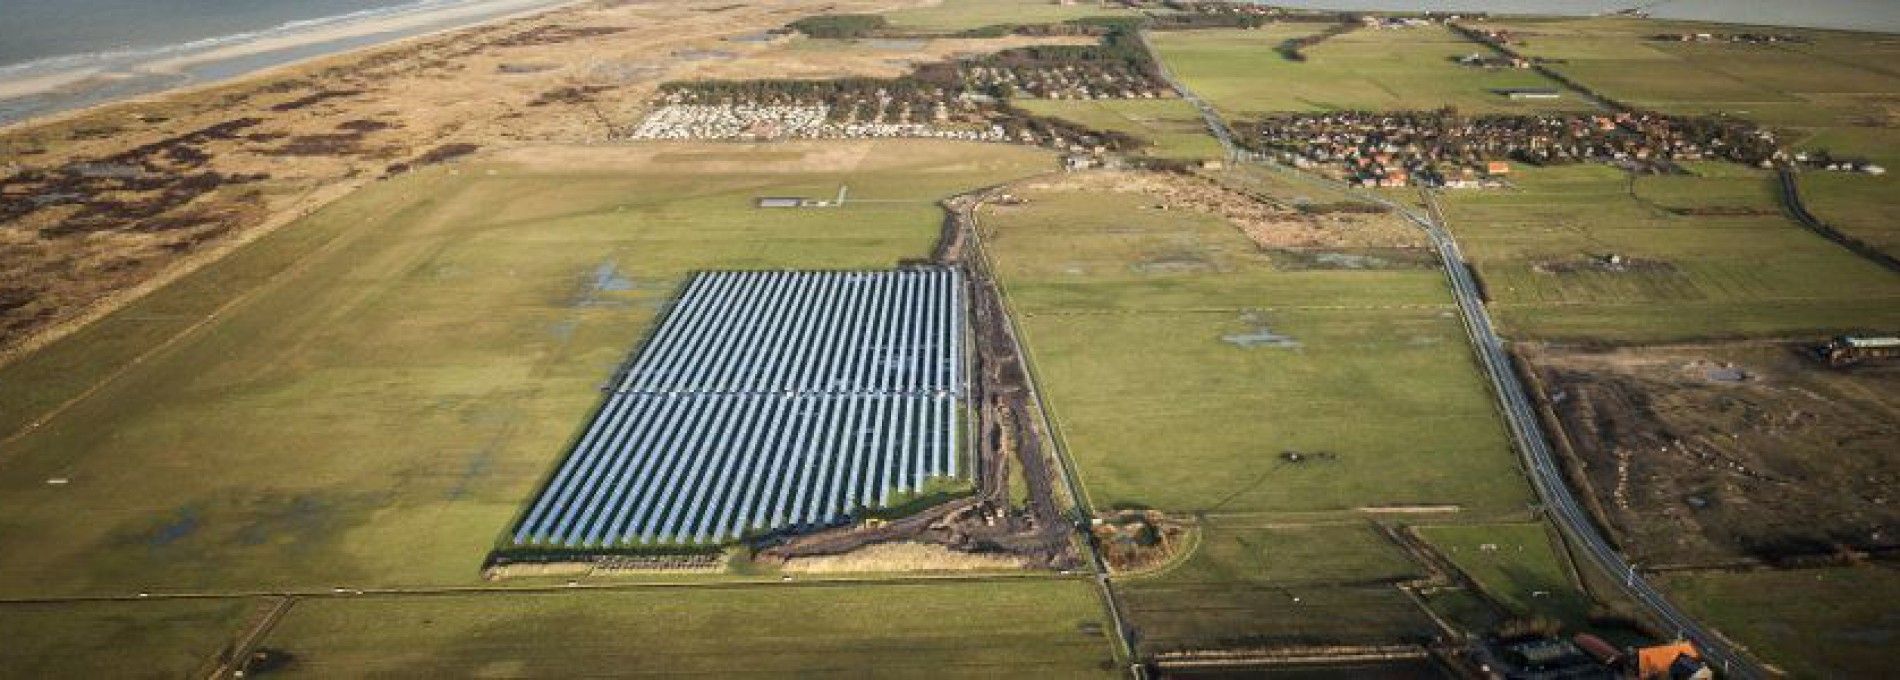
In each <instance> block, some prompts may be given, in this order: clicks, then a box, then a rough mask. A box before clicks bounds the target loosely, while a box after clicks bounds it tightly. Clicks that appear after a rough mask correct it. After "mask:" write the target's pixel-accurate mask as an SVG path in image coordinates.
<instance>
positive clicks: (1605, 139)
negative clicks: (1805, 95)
mask: <svg viewBox="0 0 1900 680" xmlns="http://www.w3.org/2000/svg"><path fill="white" fill-rule="evenodd" d="M1242 127H1243V129H1244V130H1245V135H1244V136H1243V139H1244V140H1246V141H1247V142H1248V143H1249V144H1250V145H1252V146H1254V147H1255V150H1256V151H1259V152H1261V153H1265V154H1268V155H1270V156H1275V157H1278V158H1279V159H1280V160H1281V161H1283V162H1286V163H1289V164H1291V165H1294V166H1297V167H1302V168H1311V169H1315V170H1318V171H1320V172H1325V173H1327V174H1331V175H1333V176H1335V177H1336V178H1339V179H1344V180H1348V181H1352V182H1355V183H1358V184H1360V185H1363V186H1381V187H1404V186H1442V187H1450V188H1470V187H1484V186H1496V185H1500V184H1502V183H1503V178H1504V176H1505V175H1507V174H1508V173H1509V172H1510V165H1509V162H1510V161H1518V162H1524V163H1531V164H1535V165H1556V164H1564V163H1576V162H1604V163H1614V164H1617V165H1620V166H1623V167H1627V168H1630V169H1632V170H1668V169H1670V168H1672V167H1673V164H1674V163H1675V162H1677V161H1695V160H1730V161H1735V162H1741V163H1748V164H1770V165H1771V164H1772V163H1773V162H1775V161H1779V160H1784V159H1783V157H1782V156H1781V152H1780V151H1779V150H1778V149H1777V147H1776V145H1775V140H1774V137H1773V135H1772V134H1771V133H1769V132H1768V131H1766V130H1762V129H1759V128H1755V127H1752V126H1749V125H1746V124H1742V123H1739V122H1736V121H1731V120H1725V119H1711V118H1684V117H1676V116H1665V115H1662V114H1654V113H1615V114H1600V115H1578V114H1551V115H1487V116H1460V115H1457V114H1456V113H1455V112H1452V111H1449V110H1444V111H1414V112H1391V113H1375V112H1365V111H1342V112H1337V113H1314V114H1290V115H1283V116H1274V117H1270V118H1267V119H1264V120H1261V121H1259V122H1257V123H1251V124H1246V125H1243V126H1242Z"/></svg>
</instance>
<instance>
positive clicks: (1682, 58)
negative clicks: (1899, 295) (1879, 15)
mask: <svg viewBox="0 0 1900 680" xmlns="http://www.w3.org/2000/svg"><path fill="white" fill-rule="evenodd" d="M1492 25H1493V27H1494V28H1507V29H1511V30H1517V31H1521V32H1524V33H1527V34H1528V37H1526V38H1525V40H1526V41H1527V43H1528V44H1526V45H1524V46H1523V47H1522V48H1521V49H1522V50H1523V51H1525V52H1527V53H1530V54H1534V55H1538V56H1544V57H1549V58H1554V59H1562V60H1565V61H1566V63H1562V64H1556V65H1553V66H1552V68H1555V69H1557V70H1559V71H1561V72H1563V73H1565V74H1566V75H1569V76H1571V77H1573V78H1576V79H1578V80H1580V81H1582V82H1584V83H1585V84H1587V85H1589V86H1590V87H1592V88H1595V89H1597V90H1599V91H1601V92H1603V93H1605V94H1607V95H1609V96H1611V97H1614V98H1616V99H1619V100H1622V101H1626V102H1629V103H1631V104H1634V105H1637V106H1641V107H1644V108H1651V109H1656V110H1660V111H1666V112H1672V113H1723V114H1728V115H1734V116H1739V117H1742V118H1747V119H1750V120H1755V121H1759V122H1761V123H1765V124H1767V125H1771V126H1774V127H1775V128H1776V129H1777V130H1778V131H1779V132H1780V133H1781V135H1782V139H1783V140H1784V141H1785V142H1787V143H1789V144H1791V145H1793V146H1794V147H1796V148H1798V149H1810V150H1812V149H1826V150H1828V151H1831V152H1833V153H1834V154H1836V155H1837V156H1840V157H1848V158H1867V159H1871V160H1873V161H1874V162H1877V163H1881V164H1883V165H1884V166H1885V167H1887V168H1888V169H1890V170H1892V169H1900V168H1896V167H1895V166H1896V164H1900V132H1896V131H1894V130H1893V129H1892V127H1891V125H1890V124H1889V123H1887V122H1886V121H1888V120H1889V119H1890V118H1891V116H1892V113H1891V110H1892V107H1893V96H1894V93H1895V92H1900V73H1896V72H1895V71H1893V70H1892V69H1890V68H1884V67H1883V66H1881V64H1888V63H1893V61H1894V60H1895V59H1896V58H1900V47H1896V46H1895V45H1894V44H1893V42H1892V41H1891V40H1889V39H1887V37H1886V36H1881V35H1878V34H1870V33H1847V32H1839V31H1819V30H1800V29H1776V30H1777V32H1791V33H1795V34H1799V35H1802V36H1805V37H1807V38H1808V39H1810V40H1811V41H1812V42H1811V43H1807V44H1799V43H1781V44H1777V45H1747V44H1729V43H1676V42H1657V41H1650V40H1645V39H1644V38H1645V36H1649V35H1651V34H1655V33H1661V32H1682V31H1687V32H1698V31H1707V30H1709V27H1708V26H1707V25H1701V24H1672V23H1667V22H1652V21H1632V20H1626V19H1567V20H1543V21H1506V22H1502V23H1498V22H1494V23H1493V24H1492ZM1802 187H1803V189H1804V191H1805V192H1806V197H1807V200H1808V203H1809V209H1810V210H1812V211H1813V212H1814V213H1815V214H1816V215H1819V216H1821V217H1822V219H1824V220H1827V221H1828V222H1830V223H1831V224H1833V225H1834V226H1835V227H1837V228H1839V229H1841V230H1842V231H1844V232H1847V233H1849V234H1851V235H1854V236H1856V237H1858V238H1860V239H1862V240H1864V241H1867V242H1869V243H1872V244H1874V245H1876V246H1878V247H1880V248H1882V249H1884V250H1885V251H1886V252H1888V253H1890V254H1891V253H1896V252H1900V230H1897V229H1896V228H1895V227H1894V226H1893V225H1894V221H1893V219H1892V218H1891V216H1892V215H1894V214H1896V213H1900V179H1896V178H1895V176H1894V175H1892V174H1889V175H1886V176H1882V177H1869V176H1866V175H1843V174H1837V173H1820V172H1815V173H1809V174H1808V175H1807V176H1805V177H1803V179H1802Z"/></svg>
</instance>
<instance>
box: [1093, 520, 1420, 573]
mask: <svg viewBox="0 0 1900 680" xmlns="http://www.w3.org/2000/svg"><path fill="white" fill-rule="evenodd" d="M1200 531H1201V540H1200V544H1199V546H1198V547H1197V548H1196V549H1195V551H1194V553H1193V554H1192V555H1191V556H1190V557H1189V559H1188V560H1186V561H1185V562H1182V563H1181V564H1179V565H1177V566H1175V567H1174V568H1172V569H1169V570H1167V571H1164V572H1159V573H1157V574H1155V575H1154V576H1153V577H1147V578H1135V579H1132V580H1130V581H1128V587H1129V588H1133V589H1140V588H1143V587H1146V586H1149V585H1154V586H1185V585H1210V584H1252V585H1283V586H1295V585H1347V584H1353V585H1368V584H1375V583H1378V582H1386V581H1399V580H1404V579H1409V578H1417V577H1420V576H1423V575H1424V573H1423V571H1422V570H1421V569H1420V568H1419V566H1418V565H1417V564H1414V563H1413V562H1412V560H1411V558H1410V557H1407V556H1406V554H1405V552H1404V551H1403V550H1401V549H1400V548H1399V547H1398V546H1397V545H1395V544H1393V543H1392V540H1391V539H1388V538H1386V537H1385V535H1384V534H1383V533H1382V532H1380V531H1379V529H1378V528H1377V527H1375V526H1373V525H1372V524H1371V523H1369V522H1364V521H1360V522H1352V521H1346V522H1337V523H1315V524H1305V525H1299V524H1277V523H1260V522H1251V521H1248V519H1247V518H1244V517H1222V516H1210V517H1208V518H1206V519H1204V520H1202V521H1201V523H1200Z"/></svg>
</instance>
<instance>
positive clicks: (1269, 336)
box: [1220, 312, 1300, 348]
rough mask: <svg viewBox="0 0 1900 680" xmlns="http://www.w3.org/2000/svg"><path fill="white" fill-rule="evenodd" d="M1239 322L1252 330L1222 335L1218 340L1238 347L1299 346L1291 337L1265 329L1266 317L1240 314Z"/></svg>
mask: <svg viewBox="0 0 1900 680" xmlns="http://www.w3.org/2000/svg"><path fill="white" fill-rule="evenodd" d="M1240 320H1241V322H1242V323H1245V324H1248V325H1250V326H1253V327H1254V329H1253V330H1251V331H1247V332H1245V333H1234V334H1231V335H1223V336H1221V338H1220V339H1221V341H1223V342H1226V343H1227V344H1230V345H1235V346H1238V347H1281V348H1296V347H1299V346H1300V341H1298V340H1295V339H1293V337H1292V336H1288V335H1281V334H1279V333H1275V332H1274V331H1273V329H1272V328H1269V327H1267V323H1266V321H1267V320H1266V316H1265V315H1263V314H1261V313H1259V312H1247V313H1245V314H1241V315H1240Z"/></svg>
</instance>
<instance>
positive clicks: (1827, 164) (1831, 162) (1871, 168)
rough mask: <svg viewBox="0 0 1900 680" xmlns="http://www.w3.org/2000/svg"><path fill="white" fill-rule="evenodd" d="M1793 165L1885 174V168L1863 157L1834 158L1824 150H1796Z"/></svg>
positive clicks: (1837, 170)
mask: <svg viewBox="0 0 1900 680" xmlns="http://www.w3.org/2000/svg"><path fill="white" fill-rule="evenodd" d="M1792 160H1793V161H1794V164H1795V165H1799V166H1801V167H1803V168H1808V169H1810V170H1827V171H1829V172H1859V173H1865V174H1869V175H1885V174H1887V169H1886V168H1884V167H1881V166H1879V165H1875V164H1874V163H1873V162H1871V161H1868V160H1867V159H1865V158H1835V157H1834V156H1833V155H1832V154H1829V153H1828V152H1826V151H1814V152H1808V151H1796V152H1795V153H1794V156H1793V157H1792Z"/></svg>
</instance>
